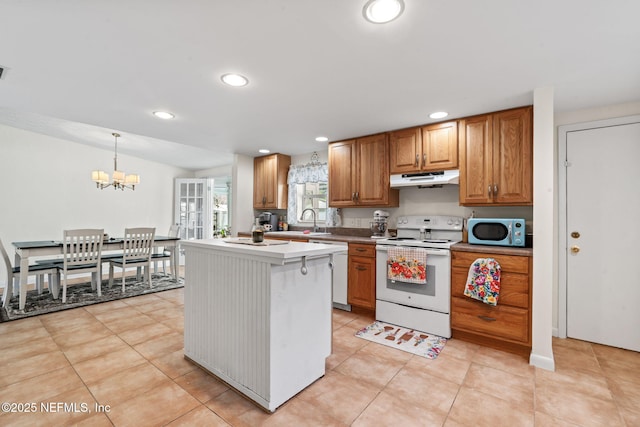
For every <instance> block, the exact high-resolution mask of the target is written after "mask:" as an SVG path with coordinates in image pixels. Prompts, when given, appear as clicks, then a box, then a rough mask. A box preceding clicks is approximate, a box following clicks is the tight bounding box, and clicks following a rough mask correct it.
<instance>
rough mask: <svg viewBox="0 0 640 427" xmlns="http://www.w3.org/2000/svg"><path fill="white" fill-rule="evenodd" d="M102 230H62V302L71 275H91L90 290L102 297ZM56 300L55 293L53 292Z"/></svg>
mask: <svg viewBox="0 0 640 427" xmlns="http://www.w3.org/2000/svg"><path fill="white" fill-rule="evenodd" d="M103 237H104V229H102V228H100V229H97V228H82V229H76V230H64V232H63V237H62V254H63V259H62V261H63V262H62V264H58V265H57V268H58V270H59V271H60V272H61V273H62V302H63V303H66V302H67V278H68V276H69V275H71V274H83V273H91V289H93V290H94V291H95V290H96V289H97V291H98V296H102V289H101V282H102V239H103ZM53 296H54V298H57V297H58V295H57V292H54V295H53Z"/></svg>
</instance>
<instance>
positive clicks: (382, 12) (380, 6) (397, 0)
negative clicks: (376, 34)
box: [362, 0, 404, 24]
mask: <svg viewBox="0 0 640 427" xmlns="http://www.w3.org/2000/svg"><path fill="white" fill-rule="evenodd" d="M402 11H404V1H403V0H369V1H368V2H367V4H365V5H364V9H362V14H363V15H364V18H365V19H366V20H367V21H369V22H373V23H374V24H384V23H387V22H391V21H393V20H394V19H396V18H397V17H398V16H400V15H401V14H402Z"/></svg>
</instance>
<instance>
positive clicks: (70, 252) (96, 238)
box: [62, 228, 104, 270]
mask: <svg viewBox="0 0 640 427" xmlns="http://www.w3.org/2000/svg"><path fill="white" fill-rule="evenodd" d="M103 238H104V229H102V228H100V229H97V228H82V229H77V230H64V232H63V237H62V246H63V250H62V252H63V254H64V268H65V270H66V269H67V267H69V266H73V265H82V264H100V260H101V257H102V239H103Z"/></svg>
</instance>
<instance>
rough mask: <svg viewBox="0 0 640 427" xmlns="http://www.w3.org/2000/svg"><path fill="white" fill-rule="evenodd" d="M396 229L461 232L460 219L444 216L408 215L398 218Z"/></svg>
mask: <svg viewBox="0 0 640 427" xmlns="http://www.w3.org/2000/svg"><path fill="white" fill-rule="evenodd" d="M397 228H399V229H400V228H404V229H418V230H419V229H421V228H427V229H433V230H462V218H461V217H458V216H444V215H408V216H401V217H398V221H397Z"/></svg>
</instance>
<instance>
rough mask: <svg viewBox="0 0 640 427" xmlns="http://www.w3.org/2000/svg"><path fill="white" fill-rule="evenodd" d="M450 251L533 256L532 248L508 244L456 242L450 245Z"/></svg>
mask: <svg viewBox="0 0 640 427" xmlns="http://www.w3.org/2000/svg"><path fill="white" fill-rule="evenodd" d="M451 250H452V251H460V252H484V253H488V254H501V255H518V256H533V249H532V248H516V247H510V246H490V245H471V244H469V243H456V244H455V245H453V246H451Z"/></svg>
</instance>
